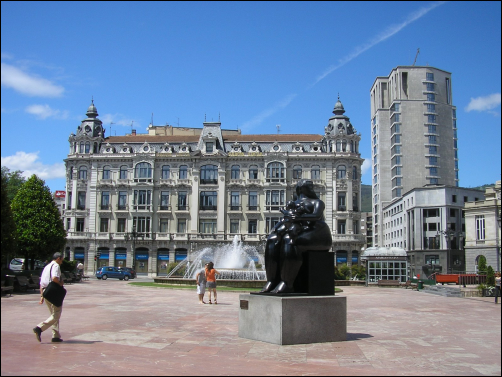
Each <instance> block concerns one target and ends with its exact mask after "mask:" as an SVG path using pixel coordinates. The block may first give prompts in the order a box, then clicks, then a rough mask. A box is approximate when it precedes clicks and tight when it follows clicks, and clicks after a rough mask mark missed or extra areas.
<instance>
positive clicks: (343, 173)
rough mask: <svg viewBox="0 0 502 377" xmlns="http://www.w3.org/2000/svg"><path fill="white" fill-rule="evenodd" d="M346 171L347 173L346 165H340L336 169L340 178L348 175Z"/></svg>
mask: <svg viewBox="0 0 502 377" xmlns="http://www.w3.org/2000/svg"><path fill="white" fill-rule="evenodd" d="M346 173H347V171H346V168H345V165H340V166H339V167H338V169H337V170H336V177H337V178H338V179H343V178H345V177H346Z"/></svg>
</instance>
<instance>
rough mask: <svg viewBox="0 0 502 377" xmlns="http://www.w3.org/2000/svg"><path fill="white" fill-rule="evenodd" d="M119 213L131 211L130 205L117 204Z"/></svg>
mask: <svg viewBox="0 0 502 377" xmlns="http://www.w3.org/2000/svg"><path fill="white" fill-rule="evenodd" d="M115 207H116V210H117V211H129V204H116V205H115Z"/></svg>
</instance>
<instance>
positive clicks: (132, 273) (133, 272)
mask: <svg viewBox="0 0 502 377" xmlns="http://www.w3.org/2000/svg"><path fill="white" fill-rule="evenodd" d="M119 270H124V271H128V272H129V273H130V274H131V279H134V278H135V277H136V271H134V270H133V269H132V268H131V267H119Z"/></svg>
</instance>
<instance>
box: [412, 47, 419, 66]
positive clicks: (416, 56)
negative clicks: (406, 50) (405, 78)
mask: <svg viewBox="0 0 502 377" xmlns="http://www.w3.org/2000/svg"><path fill="white" fill-rule="evenodd" d="M419 52H420V49H419V48H417V54H416V55H415V61H414V62H413V65H415V63H416V62H417V58H418V54H419Z"/></svg>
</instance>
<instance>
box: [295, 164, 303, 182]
mask: <svg viewBox="0 0 502 377" xmlns="http://www.w3.org/2000/svg"><path fill="white" fill-rule="evenodd" d="M293 179H302V167H301V166H300V165H295V166H293Z"/></svg>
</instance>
